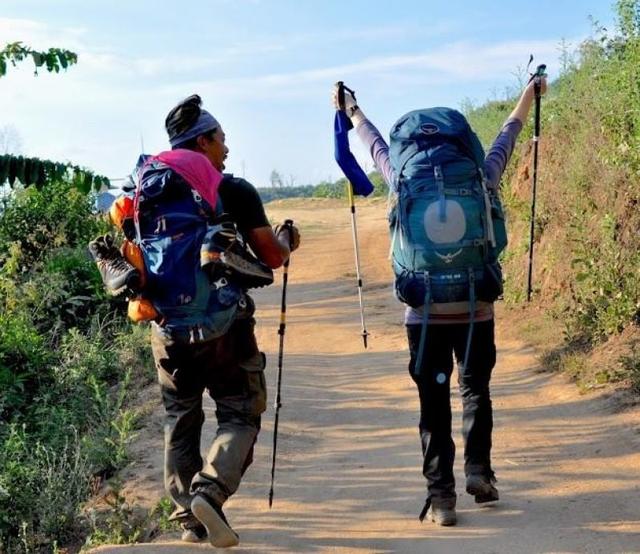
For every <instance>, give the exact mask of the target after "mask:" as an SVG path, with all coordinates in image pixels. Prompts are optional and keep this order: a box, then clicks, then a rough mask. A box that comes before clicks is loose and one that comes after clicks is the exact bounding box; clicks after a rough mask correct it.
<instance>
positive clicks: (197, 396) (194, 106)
mask: <svg viewBox="0 0 640 554" xmlns="http://www.w3.org/2000/svg"><path fill="white" fill-rule="evenodd" d="M165 127H166V130H167V133H168V135H169V142H170V144H171V150H168V151H165V152H162V153H160V154H158V155H155V156H148V155H142V156H141V157H140V159H139V160H138V164H137V166H136V169H135V171H134V173H133V174H132V176H131V178H130V179H129V180H128V181H127V182H126V183H125V185H124V187H123V194H122V195H121V197H120V198H119V199H118V200H116V202H115V203H114V206H113V208H114V209H112V210H111V211H110V214H111V217H112V221H114V222H116V221H118V222H121V228H122V230H123V232H124V234H125V237H126V239H127V241H129V243H130V245H129V248H128V249H127V250H126V252H125V251H124V250H123V252H124V253H125V257H123V256H120V252H119V251H118V250H117V248H115V247H114V245H113V241H112V240H109V239H107V238H105V237H101V238H99V239H96V240H95V241H92V243H91V244H90V246H89V249H90V251H91V253H92V255H93V256H94V258H95V260H96V262H97V264H98V267H99V269H100V273H101V275H102V278H103V281H104V282H105V286H106V287H107V289H108V290H110V291H111V292H112V293H113V294H117V293H118V292H120V291H121V290H123V289H135V290H129V292H128V293H127V294H129V298H130V302H129V315H130V317H132V319H134V320H136V321H139V320H142V319H150V320H152V322H151V346H152V350H153V356H154V360H155V364H156V369H157V373H158V380H159V383H160V390H161V395H162V402H163V404H164V408H165V412H166V419H165V426H164V435H165V463H164V483H165V489H166V491H167V493H168V494H169V496H170V497H171V500H172V501H173V503H174V507H175V510H174V512H173V514H172V516H171V517H172V519H174V520H177V521H178V522H179V523H180V524H181V526H182V529H183V534H182V540H184V541H187V542H200V541H203V540H206V539H208V540H209V542H211V544H212V545H213V546H216V547H228V546H234V545H236V544H238V535H237V534H236V532H235V531H234V530H233V529H232V528H231V526H230V524H229V523H228V521H227V519H226V517H225V515H224V513H223V511H222V507H223V505H224V503H225V502H226V501H227V499H228V498H229V497H230V496H231V495H233V494H234V493H235V492H236V490H237V489H238V486H239V485H240V481H241V478H242V476H243V475H244V472H245V471H246V469H247V468H248V467H249V465H250V464H251V462H252V461H253V450H254V445H255V442H256V439H257V436H258V433H259V431H260V423H261V415H262V413H263V412H264V411H265V409H266V397H267V390H266V383H265V377H264V369H265V363H266V361H265V356H264V354H263V353H262V352H261V351H260V350H259V349H258V345H257V342H256V337H255V334H254V327H255V319H254V317H253V314H254V311H255V306H254V303H253V301H252V299H251V297H250V296H249V294H248V293H247V289H251V288H257V287H261V286H266V285H268V284H270V283H271V282H272V281H273V273H272V271H271V270H272V269H275V268H277V267H280V266H281V265H283V264H284V263H285V262H286V261H287V260H288V259H289V256H290V253H291V252H292V251H294V250H295V249H296V248H297V247H298V245H299V242H300V238H299V233H298V230H297V229H296V228H295V226H293V225H292V224H291V223H290V222H289V221H286V222H285V224H283V225H277V226H276V227H275V228H272V227H271V225H270V224H269V220H268V219H267V216H266V214H265V211H264V207H263V205H262V202H261V200H260V197H259V195H258V192H257V191H256V189H255V188H254V187H253V185H251V184H250V183H249V182H247V181H245V180H244V179H240V178H237V177H234V176H233V175H230V174H224V175H223V174H222V171H223V170H224V167H225V164H224V162H225V159H226V157H227V154H228V151H229V150H228V148H227V146H226V145H225V134H224V132H223V130H222V127H221V125H220V124H219V122H218V121H217V120H216V119H215V118H214V117H213V116H212V115H211V114H210V113H209V112H207V111H206V110H204V109H202V108H201V100H200V97H199V96H197V95H193V96H190V97H189V98H187V99H185V100H184V101H182V102H180V103H179V104H178V105H177V106H176V107H175V108H173V109H172V110H171V111H170V112H169V114H168V115H167V118H166V121H165ZM114 214H115V216H114ZM127 241H125V242H127ZM248 247H250V248H248ZM132 250H133V251H134V252H137V254H136V256H134V257H131V258H127V257H126V253H127V252H130V251H132ZM254 254H255V255H254ZM136 260H139V262H136ZM136 263H137V265H136ZM132 306H135V307H136V308H135V309H132ZM140 306H142V307H143V308H144V309H143V308H140ZM205 391H206V392H207V393H208V394H209V396H211V398H212V399H213V400H214V401H215V403H216V418H217V424H218V426H217V433H216V436H215V438H214V440H213V442H212V444H211V445H210V446H209V449H208V453H207V455H206V457H205V458H204V459H203V457H202V455H201V436H202V426H203V423H204V420H205V417H204V411H203V407H202V397H203V393H204V392H205Z"/></svg>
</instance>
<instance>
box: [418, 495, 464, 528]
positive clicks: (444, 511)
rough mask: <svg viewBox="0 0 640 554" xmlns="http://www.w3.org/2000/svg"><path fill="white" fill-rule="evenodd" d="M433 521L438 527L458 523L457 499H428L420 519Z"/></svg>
mask: <svg viewBox="0 0 640 554" xmlns="http://www.w3.org/2000/svg"><path fill="white" fill-rule="evenodd" d="M425 516H426V518H427V520H429V521H433V522H434V523H435V524H436V525H443V526H445V527H448V526H450V525H455V524H456V523H457V522H458V518H457V517H456V499H455V497H454V498H427V500H426V502H425V504H424V508H423V509H422V512H421V513H420V516H419V519H420V521H423V520H424V518H425Z"/></svg>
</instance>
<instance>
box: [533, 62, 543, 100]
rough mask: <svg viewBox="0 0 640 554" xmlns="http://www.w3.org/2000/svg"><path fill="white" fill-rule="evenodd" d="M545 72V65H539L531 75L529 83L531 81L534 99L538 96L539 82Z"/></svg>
mask: <svg viewBox="0 0 640 554" xmlns="http://www.w3.org/2000/svg"><path fill="white" fill-rule="evenodd" d="M546 70H547V65H546V64H544V63H541V64H540V65H539V66H538V67H536V70H535V71H534V72H533V73H532V74H531V78H530V79H529V82H531V81H533V90H534V91H535V95H536V97H538V96H540V87H541V84H540V80H541V79H542V77H544V76H545V71H546Z"/></svg>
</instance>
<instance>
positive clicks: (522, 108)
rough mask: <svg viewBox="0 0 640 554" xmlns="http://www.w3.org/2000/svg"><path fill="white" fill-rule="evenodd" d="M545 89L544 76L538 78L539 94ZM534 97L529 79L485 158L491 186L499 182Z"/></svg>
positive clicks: (485, 166)
mask: <svg viewBox="0 0 640 554" xmlns="http://www.w3.org/2000/svg"><path fill="white" fill-rule="evenodd" d="M546 91H547V80H546V77H542V78H541V79H540V94H544V93H545V92H546ZM534 99H535V90H534V82H533V81H531V82H530V83H528V84H527V86H526V87H525V89H524V90H523V91H522V95H521V96H520V99H519V100H518V103H517V104H516V107H515V108H514V109H513V111H512V112H511V114H509V117H508V118H507V120H506V121H505V122H504V124H503V126H502V129H500V132H499V133H498V136H497V137H496V139H495V140H494V141H493V144H492V145H491V148H490V149H489V152H488V154H487V157H486V158H485V162H484V168H485V173H486V176H487V180H488V182H489V186H490V187H491V188H494V189H497V188H498V186H499V184H500V179H501V178H502V174H503V173H504V170H505V168H506V167H507V163H508V162H509V159H510V158H511V154H512V153H513V148H514V147H515V144H516V139H517V138H518V135H519V134H520V131H522V127H523V125H524V122H525V121H526V119H527V117H528V116H529V111H530V110H531V104H532V103H533V101H534Z"/></svg>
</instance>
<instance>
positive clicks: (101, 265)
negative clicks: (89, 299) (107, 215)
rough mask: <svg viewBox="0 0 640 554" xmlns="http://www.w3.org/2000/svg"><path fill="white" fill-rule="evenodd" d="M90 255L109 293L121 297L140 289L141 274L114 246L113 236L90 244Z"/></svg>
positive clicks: (104, 236) (104, 237) (106, 236)
mask: <svg viewBox="0 0 640 554" xmlns="http://www.w3.org/2000/svg"><path fill="white" fill-rule="evenodd" d="M89 253H90V254H91V256H92V258H93V259H94V261H95V262H96V265H97V266H98V271H100V276H101V277H102V282H103V283H104V286H105V288H106V289H107V292H108V293H109V294H111V295H113V296H119V295H121V294H122V293H123V292H125V291H127V290H129V291H132V292H135V291H137V290H138V289H139V288H140V272H139V271H138V270H137V269H136V268H135V267H133V266H132V265H131V264H130V263H129V262H128V261H127V260H125V258H124V257H123V256H122V254H121V253H120V250H118V249H117V248H116V247H115V246H114V245H113V237H112V236H111V235H103V236H101V237H98V238H97V239H95V240H92V241H91V242H90V243H89Z"/></svg>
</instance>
